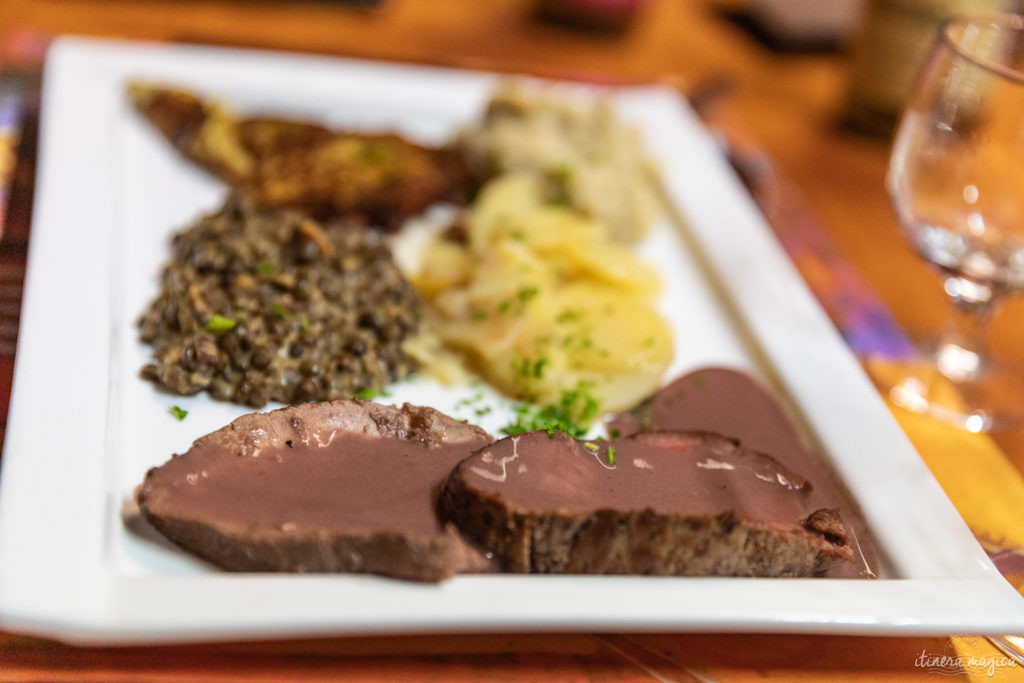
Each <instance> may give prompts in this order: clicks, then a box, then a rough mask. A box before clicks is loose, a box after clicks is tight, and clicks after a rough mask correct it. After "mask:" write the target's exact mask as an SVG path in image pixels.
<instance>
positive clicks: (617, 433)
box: [608, 429, 622, 439]
mask: <svg viewBox="0 0 1024 683" xmlns="http://www.w3.org/2000/svg"><path fill="white" fill-rule="evenodd" d="M608 434H609V436H611V437H612V438H613V439H617V438H619V437H620V436H622V432H620V431H619V430H618V429H613V430H611V431H610V432H608Z"/></svg>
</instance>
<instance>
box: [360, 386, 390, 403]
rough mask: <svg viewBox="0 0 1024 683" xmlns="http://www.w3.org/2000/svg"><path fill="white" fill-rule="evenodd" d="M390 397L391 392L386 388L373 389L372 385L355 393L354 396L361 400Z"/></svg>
mask: <svg viewBox="0 0 1024 683" xmlns="http://www.w3.org/2000/svg"><path fill="white" fill-rule="evenodd" d="M378 396H379V397H381V398H390V397H391V392H389V391H387V390H386V389H374V388H373V387H366V388H365V389H362V390H360V391H359V392H357V393H356V395H355V397H356V398H358V399H361V400H363V401H371V400H373V399H375V398H377V397H378Z"/></svg>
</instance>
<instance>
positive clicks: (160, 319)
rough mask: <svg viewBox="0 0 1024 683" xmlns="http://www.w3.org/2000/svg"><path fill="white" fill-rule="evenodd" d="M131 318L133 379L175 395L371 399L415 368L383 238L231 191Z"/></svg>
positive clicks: (183, 238)
mask: <svg viewBox="0 0 1024 683" xmlns="http://www.w3.org/2000/svg"><path fill="white" fill-rule="evenodd" d="M172 251H173V256H172V260H171V262H170V263H169V264H168V265H167V266H166V267H165V268H164V270H163V274H162V278H161V284H162V289H161V292H160V294H159V296H158V297H157V298H156V300H154V301H153V303H152V304H151V305H150V307H149V310H148V311H147V312H146V313H144V314H143V315H142V317H141V318H140V320H139V327H140V330H141V332H140V337H141V339H142V341H144V342H146V343H148V344H151V345H152V346H153V351H154V362H153V363H151V364H148V365H146V366H145V367H144V368H143V369H142V376H143V377H144V378H146V379H149V380H151V381H153V382H154V383H156V384H158V385H160V386H162V387H165V388H166V389H168V390H170V391H172V392H174V393H177V394H183V395H192V394H196V393H198V392H200V391H208V392H210V394H211V395H212V396H213V397H214V398H217V399H220V400H226V401H232V402H234V403H239V404H244V405H249V406H254V407H257V408H259V407H262V406H263V405H265V404H266V403H267V402H268V401H280V402H282V403H289V404H290V403H299V402H303V401H314V400H317V401H322V400H330V399H337V398H350V397H352V396H355V395H359V394H363V395H365V394H367V393H373V392H376V391H380V390H381V389H382V388H383V387H384V386H385V385H387V384H389V383H391V382H394V381H398V380H401V379H403V378H404V377H406V376H407V375H408V374H409V373H410V372H412V371H413V370H414V369H415V361H414V360H413V359H412V358H410V357H409V356H407V355H406V354H405V352H404V351H403V350H402V342H403V340H404V339H405V338H406V337H408V336H409V335H410V334H412V333H414V332H415V331H416V329H417V327H418V321H419V318H420V310H419V300H418V298H417V296H416V294H415V293H414V291H413V290H412V288H411V287H410V286H409V284H408V283H407V282H406V281H405V279H404V278H403V277H402V275H401V273H400V272H399V271H398V269H397V268H396V266H395V264H394V262H393V261H392V258H391V252H390V251H389V249H388V248H387V245H386V244H384V242H383V240H382V238H381V236H380V235H379V234H378V233H377V232H375V231H373V230H367V229H365V228H361V227H351V228H349V227H345V226H342V225H333V226H328V227H324V226H321V225H320V224H318V223H316V222H314V221H312V220H310V219H309V218H306V217H304V216H302V215H300V214H297V213H291V212H287V211H278V210H270V209H266V208H263V207H260V206H258V205H257V204H255V203H254V202H253V201H252V200H250V199H247V198H245V197H243V196H241V195H238V194H235V195H232V196H230V197H229V198H228V200H227V201H226V203H225V204H224V206H223V207H222V208H221V209H220V210H219V211H217V212H216V213H214V214H210V215H207V216H204V217H202V218H201V219H200V220H199V222H198V223H197V224H196V225H194V226H192V227H190V228H188V229H186V230H184V231H183V232H181V233H179V234H177V235H176V236H175V237H174V239H173V243H172Z"/></svg>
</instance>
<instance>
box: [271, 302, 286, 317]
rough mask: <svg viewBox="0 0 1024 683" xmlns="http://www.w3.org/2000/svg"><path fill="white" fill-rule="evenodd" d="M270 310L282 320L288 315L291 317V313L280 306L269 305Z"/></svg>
mask: <svg viewBox="0 0 1024 683" xmlns="http://www.w3.org/2000/svg"><path fill="white" fill-rule="evenodd" d="M270 310H271V311H273V312H274V313H276V314H277V315H279V316H280V317H282V318H287V317H288V316H289V315H291V313H289V312H288V309H287V308H285V307H284V306H283V305H281V304H271V305H270Z"/></svg>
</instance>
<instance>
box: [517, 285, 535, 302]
mask: <svg viewBox="0 0 1024 683" xmlns="http://www.w3.org/2000/svg"><path fill="white" fill-rule="evenodd" d="M538 294H540V288H538V287H534V286H526V287H520V288H519V292H518V293H517V296H518V297H519V300H520V301H522V302H523V303H526V302H527V301H529V300H530V299H532V298H533V297H535V296H537V295H538Z"/></svg>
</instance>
